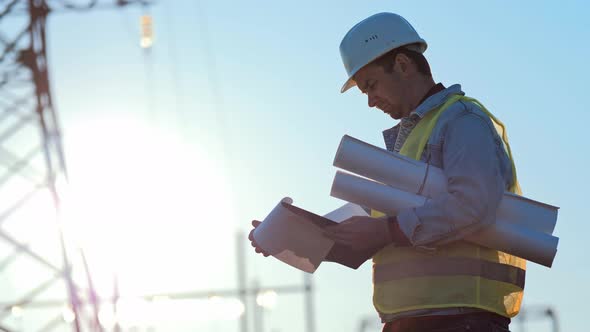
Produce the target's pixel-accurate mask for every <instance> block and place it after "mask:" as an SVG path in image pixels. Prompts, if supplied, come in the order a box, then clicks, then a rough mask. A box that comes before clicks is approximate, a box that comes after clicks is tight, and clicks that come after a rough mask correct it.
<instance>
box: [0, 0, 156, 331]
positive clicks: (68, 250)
mask: <svg viewBox="0 0 590 332" xmlns="http://www.w3.org/2000/svg"><path fill="white" fill-rule="evenodd" d="M132 3H137V4H142V5H147V4H149V3H148V2H147V1H142V0H137V1H136V0H133V1H132V0H118V1H117V2H114V3H111V4H99V3H98V1H96V0H90V1H87V2H86V3H70V2H67V1H46V0H11V1H2V2H0V27H1V31H2V32H1V33H0V197H1V199H0V330H2V331H20V330H27V331H28V330H39V331H50V330H53V329H55V328H56V327H58V326H62V325H63V324H70V325H71V327H72V329H73V330H74V331H82V330H85V331H87V330H91V331H99V330H101V326H100V324H99V321H98V306H99V303H98V301H97V296H96V293H95V292H94V290H93V287H92V278H91V276H90V273H89V272H88V270H87V265H86V264H85V261H84V257H83V253H82V252H81V251H79V250H77V249H76V248H75V247H72V246H71V245H69V243H68V241H66V232H64V228H63V227H62V224H63V223H62V222H63V220H62V219H61V215H60V211H61V205H62V202H61V193H60V190H61V188H63V187H64V186H65V185H66V184H67V178H68V177H67V174H68V172H67V166H66V158H65V156H64V149H63V147H62V139H61V131H60V126H59V119H58V116H57V113H56V111H55V108H54V103H53V101H52V94H51V89H50V83H49V82H50V75H49V69H48V64H49V61H48V59H47V36H46V22H47V17H48V16H49V15H50V14H51V13H52V12H56V11H62V12H63V11H75V10H77V11H87V10H90V9H93V8H95V7H96V6H97V5H101V6H109V7H117V6H125V5H128V4H132ZM60 298H61V299H63V301H59V300H55V299H60ZM46 299H52V300H51V301H49V300H46ZM25 323H26V326H25V325H24V324H25Z"/></svg>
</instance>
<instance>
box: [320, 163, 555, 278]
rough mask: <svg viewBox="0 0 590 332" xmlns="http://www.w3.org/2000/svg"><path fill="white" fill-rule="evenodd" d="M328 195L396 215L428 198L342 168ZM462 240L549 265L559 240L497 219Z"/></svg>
mask: <svg viewBox="0 0 590 332" xmlns="http://www.w3.org/2000/svg"><path fill="white" fill-rule="evenodd" d="M331 195H332V196H333V197H336V198H340V199H343V200H345V201H348V202H351V203H355V204H358V205H361V206H366V207H370V208H372V209H375V210H379V211H381V212H384V213H386V214H388V215H397V214H398V212H399V211H400V210H402V209H406V208H413V207H417V206H422V205H424V204H425V203H426V202H427V200H428V199H427V198H425V197H422V196H419V195H416V194H412V193H408V192H405V191H402V190H399V189H396V188H392V187H389V186H387V185H384V184H382V183H378V182H375V181H372V180H368V179H364V178H361V177H358V176H356V175H353V174H348V173H344V172H341V171H338V172H337V173H336V176H335V178H334V182H333V184H332V191H331ZM464 240H466V241H469V242H472V243H476V244H479V245H482V246H485V247H488V248H492V249H496V250H500V251H503V252H506V253H509V254H512V255H515V256H518V257H522V258H524V259H526V260H529V261H532V262H535V263H538V264H541V265H544V266H548V267H551V264H552V262H553V259H554V258H555V254H556V252H557V244H558V240H559V239H558V238H557V237H554V236H551V235H549V234H545V233H542V232H537V231H535V230H531V229H529V228H527V227H525V226H523V225H521V224H519V223H514V222H513V221H511V220H510V221H508V220H502V219H498V220H496V223H494V224H493V225H489V226H487V227H486V228H484V229H483V230H481V231H479V232H477V233H475V234H472V235H470V236H468V237H466V238H465V239H464Z"/></svg>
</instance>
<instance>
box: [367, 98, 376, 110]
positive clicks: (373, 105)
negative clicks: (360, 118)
mask: <svg viewBox="0 0 590 332" xmlns="http://www.w3.org/2000/svg"><path fill="white" fill-rule="evenodd" d="M368 99H369V107H375V105H377V98H375V97H373V96H371V95H369V96H368Z"/></svg>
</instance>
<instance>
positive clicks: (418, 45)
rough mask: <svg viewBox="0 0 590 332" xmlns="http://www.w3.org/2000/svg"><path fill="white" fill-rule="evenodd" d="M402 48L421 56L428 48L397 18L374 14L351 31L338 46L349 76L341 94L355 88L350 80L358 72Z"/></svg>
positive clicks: (407, 24) (405, 22)
mask: <svg viewBox="0 0 590 332" xmlns="http://www.w3.org/2000/svg"><path fill="white" fill-rule="evenodd" d="M402 46H405V47H406V48H408V49H410V50H413V51H416V52H420V53H424V51H426V47H427V45H426V41H424V39H422V38H420V36H419V35H418V33H417V32H416V30H414V28H413V27H412V26H411V25H410V23H408V21H406V19H405V18H403V17H401V16H399V15H397V14H393V13H379V14H375V15H373V16H370V17H368V18H366V19H364V20H362V21H361V22H359V23H358V24H357V25H355V26H354V27H352V29H350V31H348V33H347V34H346V36H344V38H343V39H342V42H341V43H340V56H341V57H342V62H343V63H344V68H346V73H347V74H348V80H347V81H346V83H344V85H343V86H342V90H340V92H344V91H346V90H348V89H350V88H351V87H353V86H355V85H356V83H355V82H354V81H353V80H352V76H353V75H354V74H356V72H357V71H358V70H359V69H361V68H362V67H364V66H366V65H367V64H369V63H370V62H371V61H373V60H375V59H377V58H378V57H380V56H381V55H383V54H385V53H387V52H389V51H391V50H393V49H395V48H398V47H402Z"/></svg>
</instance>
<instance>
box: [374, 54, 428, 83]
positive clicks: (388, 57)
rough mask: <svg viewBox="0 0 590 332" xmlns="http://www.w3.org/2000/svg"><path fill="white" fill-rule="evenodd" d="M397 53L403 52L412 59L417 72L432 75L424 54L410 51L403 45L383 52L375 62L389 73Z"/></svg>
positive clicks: (391, 70)
mask: <svg viewBox="0 0 590 332" xmlns="http://www.w3.org/2000/svg"><path fill="white" fill-rule="evenodd" d="M398 54H404V55H405V56H407V57H408V58H410V60H412V61H413V62H414V63H415V64H416V67H417V69H418V72H420V73H421V74H423V75H426V76H432V72H431V71H430V65H429V64H428V61H427V60H426V58H425V57H424V55H422V53H420V52H416V51H412V50H409V49H407V48H405V47H399V48H395V49H393V50H391V51H389V52H387V53H385V54H383V55H382V56H380V57H379V58H377V59H376V60H375V64H377V65H379V66H381V67H383V69H385V71H386V72H388V73H391V72H393V65H394V61H395V57H396V56H397V55H398Z"/></svg>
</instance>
